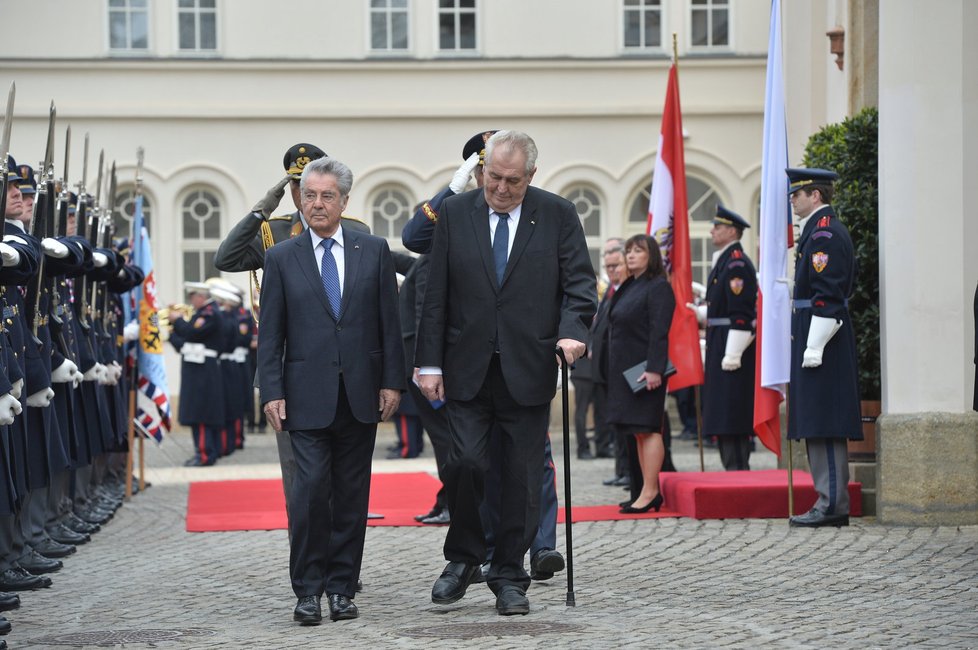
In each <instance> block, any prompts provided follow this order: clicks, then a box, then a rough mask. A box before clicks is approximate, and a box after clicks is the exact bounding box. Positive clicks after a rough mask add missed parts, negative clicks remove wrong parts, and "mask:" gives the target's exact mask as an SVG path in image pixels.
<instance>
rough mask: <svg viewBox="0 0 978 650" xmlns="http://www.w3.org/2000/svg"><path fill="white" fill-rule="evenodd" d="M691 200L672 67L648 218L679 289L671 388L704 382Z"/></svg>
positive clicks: (671, 352)
mask: <svg viewBox="0 0 978 650" xmlns="http://www.w3.org/2000/svg"><path fill="white" fill-rule="evenodd" d="M688 206H689V203H688V201H687V199H686V162H685V159H684V157H683V117H682V111H681V109H680V107H679V73H678V71H677V70H676V64H675V63H673V64H672V67H671V68H669V83H668V85H667V87H666V106H665V109H664V110H663V113H662V130H661V132H660V133H659V149H658V152H657V153H656V155H655V169H654V171H653V173H652V191H651V196H650V197H649V222H648V229H647V230H646V232H648V234H650V235H652V236H653V237H655V239H656V241H657V242H659V248H660V250H661V251H662V259H663V261H664V262H665V265H666V270H667V271H668V272H669V274H670V278H671V281H672V290H673V293H675V294H676V311H675V313H674V314H673V317H672V327H671V328H670V330H669V360H670V361H672V363H673V365H674V366H676V370H677V372H676V374H675V375H673V376H672V377H671V378H670V379H669V391H670V392H672V391H676V390H679V389H680V388H686V387H688V386H699V385H701V384H702V383H703V359H702V357H701V356H700V334H699V325H698V324H697V322H696V314H695V313H693V311H692V310H691V309H688V308H687V307H686V303H689V302H693V270H692V263H691V261H690V252H689V207H688Z"/></svg>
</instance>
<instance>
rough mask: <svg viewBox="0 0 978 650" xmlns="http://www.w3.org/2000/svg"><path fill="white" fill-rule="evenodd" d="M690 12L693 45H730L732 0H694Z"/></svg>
mask: <svg viewBox="0 0 978 650" xmlns="http://www.w3.org/2000/svg"><path fill="white" fill-rule="evenodd" d="M689 14H690V15H689V26H690V32H691V33H690V39H689V42H690V44H691V45H692V46H693V47H727V46H729V45H730V0H692V4H690V7H689Z"/></svg>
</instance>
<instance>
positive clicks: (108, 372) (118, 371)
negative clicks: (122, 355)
mask: <svg viewBox="0 0 978 650" xmlns="http://www.w3.org/2000/svg"><path fill="white" fill-rule="evenodd" d="M121 376H122V366H120V365H119V364H118V362H116V361H113V362H112V363H110V364H109V365H108V366H106V367H105V380H104V383H105V385H106V386H115V385H116V384H118V383H119V377H121Z"/></svg>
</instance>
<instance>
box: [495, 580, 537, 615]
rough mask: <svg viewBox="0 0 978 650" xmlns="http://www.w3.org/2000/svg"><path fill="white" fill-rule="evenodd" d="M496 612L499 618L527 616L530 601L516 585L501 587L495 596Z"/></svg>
mask: <svg viewBox="0 0 978 650" xmlns="http://www.w3.org/2000/svg"><path fill="white" fill-rule="evenodd" d="M496 611H497V612H499V615H500V616H513V615H514V614H524V615H525V614H529V613H530V601H529V600H527V598H526V592H524V591H523V590H522V589H520V588H519V587H517V586H516V585H503V587H502V588H501V589H500V590H499V594H497V595H496Z"/></svg>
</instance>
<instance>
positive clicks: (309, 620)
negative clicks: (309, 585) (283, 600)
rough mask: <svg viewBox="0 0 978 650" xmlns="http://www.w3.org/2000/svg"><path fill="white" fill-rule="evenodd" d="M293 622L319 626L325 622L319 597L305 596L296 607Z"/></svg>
mask: <svg viewBox="0 0 978 650" xmlns="http://www.w3.org/2000/svg"><path fill="white" fill-rule="evenodd" d="M292 620H294V621H299V622H300V623H302V624H303V625H319V624H320V623H321V622H322V620H323V610H322V608H321V607H320V605H319V596H303V597H302V598H300V599H299V602H298V603H296V605H295V611H294V612H292Z"/></svg>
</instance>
